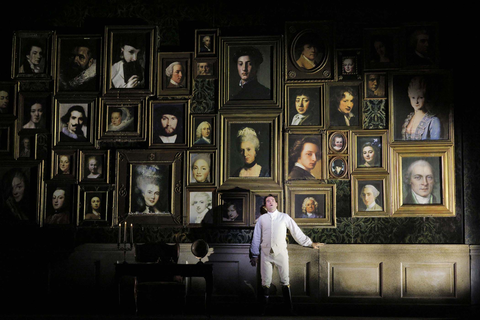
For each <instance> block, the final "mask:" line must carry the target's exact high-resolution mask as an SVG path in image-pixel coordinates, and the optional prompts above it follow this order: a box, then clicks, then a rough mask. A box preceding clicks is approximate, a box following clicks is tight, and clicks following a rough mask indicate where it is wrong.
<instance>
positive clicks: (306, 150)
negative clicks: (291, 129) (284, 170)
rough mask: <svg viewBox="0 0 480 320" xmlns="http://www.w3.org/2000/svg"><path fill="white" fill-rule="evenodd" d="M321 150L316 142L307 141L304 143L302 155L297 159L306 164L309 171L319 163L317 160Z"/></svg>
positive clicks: (303, 164)
mask: <svg viewBox="0 0 480 320" xmlns="http://www.w3.org/2000/svg"><path fill="white" fill-rule="evenodd" d="M319 151H320V150H319V149H318V146H317V145H316V144H314V143H311V142H307V143H305V144H304V145H303V149H302V152H301V154H300V157H299V158H298V159H297V162H298V163H299V164H301V165H302V166H304V167H305V168H306V169H307V170H308V171H310V170H313V168H315V165H316V164H317V161H318V160H319V159H318V153H319Z"/></svg>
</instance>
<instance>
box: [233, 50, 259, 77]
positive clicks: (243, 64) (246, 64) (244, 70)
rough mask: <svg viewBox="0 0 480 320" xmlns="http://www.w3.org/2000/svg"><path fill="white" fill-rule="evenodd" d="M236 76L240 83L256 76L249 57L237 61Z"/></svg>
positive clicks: (242, 57)
mask: <svg viewBox="0 0 480 320" xmlns="http://www.w3.org/2000/svg"><path fill="white" fill-rule="evenodd" d="M237 70H238V75H239V76H240V79H241V80H242V81H244V82H245V81H250V80H252V79H254V78H255V77H256V76H257V70H256V68H255V66H254V65H253V61H252V60H251V59H250V56H241V57H239V58H238V60H237Z"/></svg>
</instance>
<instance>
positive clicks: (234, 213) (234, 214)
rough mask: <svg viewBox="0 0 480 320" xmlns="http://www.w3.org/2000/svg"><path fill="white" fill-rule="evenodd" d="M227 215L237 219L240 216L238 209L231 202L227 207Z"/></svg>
mask: <svg viewBox="0 0 480 320" xmlns="http://www.w3.org/2000/svg"><path fill="white" fill-rule="evenodd" d="M227 215H228V218H229V219H235V218H236V217H238V213H237V209H236V208H235V205H233V204H231V205H229V206H228V208H227Z"/></svg>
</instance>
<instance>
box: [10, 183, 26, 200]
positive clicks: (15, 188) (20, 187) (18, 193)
mask: <svg viewBox="0 0 480 320" xmlns="http://www.w3.org/2000/svg"><path fill="white" fill-rule="evenodd" d="M24 193H25V182H24V181H23V179H20V178H18V177H15V178H13V180H12V196H13V199H14V200H15V202H20V201H21V200H22V199H23V194H24Z"/></svg>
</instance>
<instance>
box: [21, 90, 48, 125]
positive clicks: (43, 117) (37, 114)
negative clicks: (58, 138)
mask: <svg viewBox="0 0 480 320" xmlns="http://www.w3.org/2000/svg"><path fill="white" fill-rule="evenodd" d="M52 105H53V96H52V94H51V93H50V92H20V93H19V95H18V132H19V133H26V132H29V133H50V132H51V130H52V123H51V119H52V112H53V111H52V109H53V108H52Z"/></svg>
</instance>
